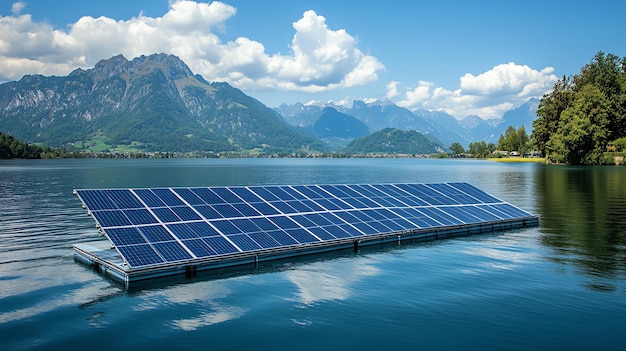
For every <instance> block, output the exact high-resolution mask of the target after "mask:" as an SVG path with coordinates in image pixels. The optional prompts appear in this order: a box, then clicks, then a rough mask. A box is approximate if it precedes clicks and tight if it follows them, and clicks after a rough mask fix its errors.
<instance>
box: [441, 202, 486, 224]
mask: <svg viewBox="0 0 626 351" xmlns="http://www.w3.org/2000/svg"><path fill="white" fill-rule="evenodd" d="M441 211H443V212H445V213H447V214H449V215H451V216H453V217H455V218H457V219H459V220H461V221H462V222H463V224H470V223H478V222H480V220H479V219H478V218H477V217H474V216H473V215H471V214H469V213H467V212H466V211H463V210H462V209H461V208H459V207H455V206H452V207H442V208H441Z"/></svg>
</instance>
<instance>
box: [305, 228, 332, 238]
mask: <svg viewBox="0 0 626 351" xmlns="http://www.w3.org/2000/svg"><path fill="white" fill-rule="evenodd" d="M309 231H311V233H313V234H314V235H315V236H317V237H318V238H320V239H322V240H334V239H337V238H336V237H335V236H333V235H332V234H331V233H329V232H328V231H327V230H325V229H324V228H321V227H313V228H309Z"/></svg>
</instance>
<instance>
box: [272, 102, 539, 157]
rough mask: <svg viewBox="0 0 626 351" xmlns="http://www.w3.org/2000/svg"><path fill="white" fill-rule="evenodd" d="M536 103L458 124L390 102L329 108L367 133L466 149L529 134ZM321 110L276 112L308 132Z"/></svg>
mask: <svg viewBox="0 0 626 351" xmlns="http://www.w3.org/2000/svg"><path fill="white" fill-rule="evenodd" d="M538 103H539V101H538V100H536V99H531V100H529V101H528V102H526V103H524V104H523V105H521V106H519V107H517V108H515V109H513V110H511V111H508V112H506V113H505V114H504V115H503V116H502V118H493V119H488V120H485V119H482V118H480V117H479V116H475V115H473V116H467V117H466V118H464V119H462V120H457V119H456V118H454V117H453V116H451V115H449V114H448V113H446V112H444V111H429V110H415V111H410V110H408V109H406V108H403V107H400V106H397V105H395V104H393V103H392V102H390V101H373V102H364V101H358V100H356V101H354V102H353V104H352V107H345V106H337V105H332V106H333V107H334V108H335V109H337V110H338V111H340V112H342V113H345V114H347V115H350V116H354V117H356V118H358V119H359V120H361V121H362V122H364V123H365V124H366V125H367V127H368V128H369V130H370V131H379V130H382V129H385V128H395V129H400V130H414V131H417V132H420V133H421V134H424V135H431V136H432V137H434V138H436V139H437V140H440V141H441V142H442V143H443V144H444V145H447V146H449V145H451V144H452V143H454V142H459V143H461V144H462V145H465V146H468V145H469V144H470V143H471V142H474V141H485V142H487V143H497V142H498V139H499V137H500V135H501V134H504V132H505V131H506V128H507V127H508V126H510V125H512V126H514V127H516V128H518V127H519V126H521V125H524V126H525V128H526V132H527V133H528V134H530V133H531V131H532V121H533V120H534V119H535V118H537V116H536V111H537V106H538ZM326 106H328V105H326ZM324 107H325V105H324V104H314V105H313V104H309V105H302V104H299V103H298V104H295V105H286V104H282V105H281V106H280V107H278V108H277V109H276V111H277V112H278V113H280V114H281V115H283V116H284V118H285V120H286V121H287V122H288V123H291V124H293V125H298V126H301V127H305V128H310V126H311V125H313V124H314V123H315V122H316V118H317V117H316V116H318V113H319V111H321V110H322V109H323V108H324ZM296 121H297V122H296ZM296 123H297V124H296Z"/></svg>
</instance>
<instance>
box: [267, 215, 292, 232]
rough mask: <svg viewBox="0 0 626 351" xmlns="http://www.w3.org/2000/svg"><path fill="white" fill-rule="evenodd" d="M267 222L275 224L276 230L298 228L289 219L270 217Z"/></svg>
mask: <svg viewBox="0 0 626 351" xmlns="http://www.w3.org/2000/svg"><path fill="white" fill-rule="evenodd" d="M269 220H270V221H272V222H273V223H274V224H276V226H278V228H280V229H289V228H299V226H298V224H297V223H296V222H294V221H292V220H291V219H290V218H289V217H285V216H277V217H270V218H269Z"/></svg>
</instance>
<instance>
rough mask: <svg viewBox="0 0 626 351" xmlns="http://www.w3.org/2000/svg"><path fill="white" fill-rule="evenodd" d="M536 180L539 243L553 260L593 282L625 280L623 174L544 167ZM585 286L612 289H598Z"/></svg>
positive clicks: (606, 169) (619, 169)
mask: <svg viewBox="0 0 626 351" xmlns="http://www.w3.org/2000/svg"><path fill="white" fill-rule="evenodd" d="M536 178H537V181H536V183H537V202H538V204H537V207H538V209H539V211H540V212H541V215H542V219H541V225H542V233H543V235H542V237H541V242H542V243H543V244H544V245H545V246H547V247H549V248H551V249H553V250H554V251H555V252H556V254H557V255H556V256H555V257H554V258H553V259H554V260H555V261H558V262H562V263H572V264H574V265H575V266H576V267H578V268H579V269H580V270H582V271H583V272H584V273H585V274H587V275H590V276H592V277H594V278H615V277H618V276H619V275H624V272H625V270H626V168H623V167H585V168H582V167H581V168H575V167H545V168H542V169H540V170H538V171H537V173H536ZM588 286H589V287H591V288H594V287H596V286H598V287H602V288H601V289H598V290H614V289H615V287H613V286H610V287H608V289H607V286H606V285H605V284H602V283H590V284H588ZM594 289H595V288H594Z"/></svg>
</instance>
